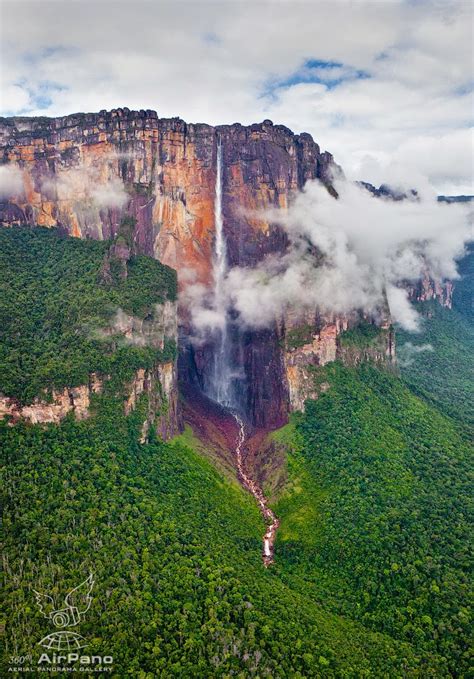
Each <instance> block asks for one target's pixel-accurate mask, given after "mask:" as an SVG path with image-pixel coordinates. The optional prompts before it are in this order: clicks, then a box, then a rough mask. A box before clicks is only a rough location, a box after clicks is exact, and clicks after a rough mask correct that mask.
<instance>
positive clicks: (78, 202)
mask: <svg viewBox="0 0 474 679" xmlns="http://www.w3.org/2000/svg"><path fill="white" fill-rule="evenodd" d="M218 144H220V145H221V148H222V167H223V173H222V211H223V223H224V232H225V238H226V242H227V251H228V259H229V265H230V266H233V265H240V266H252V265H254V264H256V263H257V262H259V261H260V260H262V258H263V257H265V255H267V254H268V253H271V252H283V251H284V250H285V247H286V245H287V241H286V236H285V234H284V232H283V231H282V230H281V228H279V227H278V226H276V225H275V224H272V223H271V222H268V221H266V219H265V218H264V217H262V210H263V209H265V208H268V207H283V208H284V207H286V206H287V205H288V203H289V201H290V200H291V197H292V194H293V193H294V192H296V191H297V190H299V189H301V188H302V187H303V186H304V184H305V182H306V181H307V180H309V179H315V178H318V179H320V180H321V181H322V182H324V183H325V184H326V185H328V186H330V182H331V176H332V173H333V172H338V171H340V170H339V168H338V167H337V166H336V165H335V164H334V162H333V159H332V156H331V155H330V154H329V153H321V151H320V149H319V147H318V145H317V144H316V143H315V142H314V141H313V139H312V138H311V137H310V135H308V134H300V135H295V134H293V133H292V132H291V131H290V130H288V129H287V128H285V127H283V126H281V125H273V123H272V122H271V121H268V120H267V121H264V122H263V123H260V124H255V125H251V126H248V127H244V126H242V125H240V124H234V125H230V126H219V127H216V128H214V127H211V126H208V125H203V124H197V125H188V124H186V123H185V122H183V121H182V120H180V119H177V118H176V119H170V120H165V119H160V118H158V116H157V114H156V113H155V112H154V111H140V112H136V111H129V110H128V109H118V110H115V111H111V112H105V111H102V112H100V113H98V114H77V115H72V116H67V117H64V118H56V119H45V118H36V119H26V118H11V119H0V153H1V159H2V160H1V162H3V163H8V164H9V165H10V167H14V168H17V169H18V171H19V172H20V173H21V177H22V181H23V185H24V187H25V189H24V192H23V193H22V192H18V195H12V196H10V197H9V199H8V200H6V201H4V202H3V203H2V204H0V221H3V222H4V223H6V224H12V223H37V224H42V225H46V226H52V225H60V226H61V227H62V228H64V229H65V230H66V231H67V232H68V233H70V234H72V235H74V236H78V237H81V238H98V239H102V238H110V237H113V236H115V235H117V232H118V229H119V226H120V222H121V220H122V219H123V218H124V217H125V216H131V217H134V218H135V220H136V223H135V226H134V233H133V248H134V249H135V251H137V252H141V253H144V254H148V255H152V256H154V257H156V258H158V259H160V260H161V261H162V262H163V263H165V264H168V265H169V266H172V267H173V268H175V269H177V271H178V278H179V281H180V286H181V288H183V287H184V286H185V285H189V284H194V283H195V282H201V283H204V284H209V283H211V282H212V256H213V246H214V234H215V224H214V204H215V186H216V170H217V162H216V159H217V147H218ZM257 211H258V214H257ZM190 272H192V274H190ZM106 273H107V272H105V273H104V275H106ZM347 323H348V320H347V319H336V318H327V319H323V318H316V317H314V318H311V319H309V320H308V319H306V320H305V319H303V320H301V319H292V318H287V319H284V320H283V321H282V322H280V323H275V324H274V327H273V328H270V329H268V330H264V331H246V332H242V331H241V330H239V329H238V328H232V330H231V332H232V337H233V349H232V351H233V352H234V353H235V355H236V356H238V362H239V365H241V367H242V370H243V373H244V375H245V379H243V380H242V394H241V403H242V406H243V408H244V409H245V411H246V413H247V416H248V418H249V420H250V421H251V422H252V423H253V424H255V425H257V426H262V427H270V426H276V425H279V424H281V423H283V422H284V421H285V419H286V417H287V413H288V411H289V410H290V409H295V408H301V407H302V404H303V402H304V399H305V398H307V397H308V396H310V395H311V393H310V392H311V390H310V389H309V388H308V387H307V384H309V383H310V382H311V380H310V377H309V373H308V366H311V365H318V364H324V363H326V362H328V361H330V360H334V359H335V357H336V355H337V351H338V349H337V337H338V334H339V333H340V331H341V330H342V329H344V328H345V327H347ZM301 324H303V326H304V327H306V325H309V326H310V328H309V330H310V332H309V337H308V341H304V342H303V343H302V344H301V343H298V346H297V347H296V346H292V345H291V332H292V331H293V329H298V328H299V327H301ZM181 325H182V332H181V337H182V338H183V341H182V342H181V359H180V369H181V376H182V379H183V380H185V381H187V382H194V383H195V384H197V385H200V386H201V387H202V386H203V384H205V381H206V375H207V373H208V372H209V370H210V366H211V365H212V356H213V346H212V343H209V344H208V345H207V346H200V347H199V348H198V349H195V348H194V347H192V346H190V345H188V343H187V339H186V338H187V335H188V334H189V332H188V331H189V328H188V327H187V320H186V316H185V314H184V313H182V316H181ZM131 332H133V330H131ZM288 333H290V341H288ZM151 379H152V378H151V376H150V375H148V376H147V375H142V376H139V377H138V378H137V380H138V381H137V385H135V386H136V389H138V390H140V389H144V384H145V383H149V382H150V381H151ZM173 381H174V378H173V379H172V380H171V382H173ZM140 384H141V386H139V385H140ZM133 389H135V387H134V388H133ZM173 403H174V401H173ZM174 407H176V408H177V405H176V406H174V405H173V406H172V409H173V408H174ZM163 426H164V427H165V429H166V425H163Z"/></svg>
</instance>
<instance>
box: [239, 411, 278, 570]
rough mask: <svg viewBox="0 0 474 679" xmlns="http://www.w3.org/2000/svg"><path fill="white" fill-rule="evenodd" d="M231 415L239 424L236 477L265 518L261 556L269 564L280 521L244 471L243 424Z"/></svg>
mask: <svg viewBox="0 0 474 679" xmlns="http://www.w3.org/2000/svg"><path fill="white" fill-rule="evenodd" d="M233 415H234V417H235V420H236V422H237V424H238V426H239V433H238V437H237V444H236V448H235V456H236V462H237V472H238V478H239V481H240V482H241V484H242V485H243V486H244V488H246V489H247V490H248V491H249V492H250V493H252V495H253V496H254V498H255V499H256V500H257V503H258V506H259V507H260V511H261V512H262V514H263V518H264V519H265V523H266V524H267V530H266V532H265V535H264V536H263V552H262V558H263V564H264V566H269V565H270V564H271V563H273V561H274V558H273V555H274V545H275V537H276V532H277V529H278V526H279V525H280V522H279V521H278V519H277V517H276V516H275V514H274V513H273V512H272V510H271V509H270V507H269V506H268V500H267V498H266V497H265V495H264V494H263V491H262V489H261V488H260V486H259V485H258V484H257V483H255V481H253V480H252V479H251V478H250V477H249V476H248V475H247V473H246V471H245V467H244V460H243V456H242V447H243V445H244V443H245V438H246V437H245V424H244V422H243V420H242V418H241V417H240V415H238V413H233Z"/></svg>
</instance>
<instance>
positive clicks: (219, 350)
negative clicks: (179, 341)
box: [208, 139, 235, 407]
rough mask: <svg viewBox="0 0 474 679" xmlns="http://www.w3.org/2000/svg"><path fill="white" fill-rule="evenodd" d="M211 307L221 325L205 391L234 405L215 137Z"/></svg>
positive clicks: (219, 150)
mask: <svg viewBox="0 0 474 679" xmlns="http://www.w3.org/2000/svg"><path fill="white" fill-rule="evenodd" d="M214 224H215V239H214V256H213V278H214V295H213V306H214V309H215V310H216V311H217V312H218V313H219V315H220V316H221V317H222V318H223V323H222V327H221V328H219V329H218V330H216V332H215V350H214V364H213V369H212V374H211V376H210V384H209V393H208V395H209V396H210V397H211V398H212V399H213V400H214V401H217V402H218V403H220V404H221V405H224V406H227V407H234V406H235V398H234V393H233V392H234V390H233V374H232V373H233V370H232V366H231V341H230V337H229V325H228V317H227V302H226V298H225V289H224V286H225V279H226V275H227V245H226V240H225V234H224V220H223V216H222V144H221V141H220V139H218V141H217V163H216V188H215V200H214Z"/></svg>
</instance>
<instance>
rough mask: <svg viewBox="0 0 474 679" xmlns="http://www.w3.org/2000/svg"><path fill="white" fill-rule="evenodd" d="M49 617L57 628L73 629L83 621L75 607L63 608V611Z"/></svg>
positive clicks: (53, 612)
mask: <svg viewBox="0 0 474 679" xmlns="http://www.w3.org/2000/svg"><path fill="white" fill-rule="evenodd" d="M49 617H50V618H51V620H52V621H53V625H54V626H55V627H72V626H73V625H77V624H78V623H79V622H80V621H81V614H80V613H79V611H78V609H77V608H76V607H75V606H70V607H69V608H63V610H62V611H52V612H51V614H50V616H49Z"/></svg>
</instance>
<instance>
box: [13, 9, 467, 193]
mask: <svg viewBox="0 0 474 679" xmlns="http://www.w3.org/2000/svg"><path fill="white" fill-rule="evenodd" d="M472 15H473V4H472V3H471V2H470V1H466V2H463V1H459V0H456V1H453V2H451V1H443V2H440V1H437V0H432V1H429V2H428V1H423V0H412V1H399V0H393V1H392V0H378V1H371V2H366V1H364V0H358V1H357V2H345V1H342V0H341V1H337V0H332V1H331V2H329V3H326V2H324V1H323V0H321V1H318V0H313V1H312V2H311V1H308V2H297V1H293V2H291V1H289V0H288V1H286V2H276V1H273V2H258V1H256V2H236V1H233V0H222V1H221V2H217V1H216V2H201V1H200V0H195V1H194V2H192V1H188V2H184V1H182V0H175V1H174V2H169V3H166V2H159V1H155V2H152V1H145V0H134V1H133V2H132V1H131V0H130V1H129V2H114V1H109V0H102V1H101V0H95V1H94V2H88V0H81V1H80V2H79V1H76V0H70V1H69V2H61V1H60V0H56V1H51V0H49V1H48V0H36V1H29V2H26V1H23V0H15V1H14V2H9V1H6V0H4V1H3V2H2V4H1V29H0V30H1V38H2V52H1V62H2V70H1V81H2V85H1V93H2V96H1V102H0V104H1V114H2V115H48V116H55V115H65V114H68V113H74V112H77V111H98V110H101V109H110V108H116V107H123V106H127V107H128V108H131V109H132V108H151V109H154V110H156V111H157V112H158V115H159V116H160V117H172V116H180V117H181V118H183V119H185V120H186V121H188V122H207V123H210V124H224V123H233V122H241V123H243V124H249V123H252V122H258V121H261V120H263V119H264V118H270V119H272V120H273V121H274V122H275V123H282V124H284V125H287V126H288V127H290V128H291V129H293V130H294V131H295V132H303V131H306V132H309V133H311V134H312V135H313V137H314V139H315V140H316V141H317V142H318V143H319V144H320V146H321V147H322V149H325V150H329V151H331V153H333V154H334V156H335V159H336V161H337V162H339V163H340V164H341V165H342V166H343V168H344V170H345V172H346V174H347V175H348V176H349V177H350V178H355V179H365V180H368V181H372V182H373V183H377V184H378V183H380V182H382V181H389V182H390V181H391V182H394V183H396V182H397V181H398V179H400V178H403V180H404V182H406V181H407V180H408V181H411V182H413V184H414V185H416V184H417V183H418V182H421V181H425V180H426V178H428V180H429V181H430V182H431V184H432V185H433V186H434V187H435V189H436V190H437V191H438V192H440V193H448V194H450V193H474V188H473V186H472V184H473V166H472V150H473V148H472V127H470V126H472V108H473V94H472V86H473V79H474V72H473V33H472V19H473V16H472ZM422 178H423V179H422Z"/></svg>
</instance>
